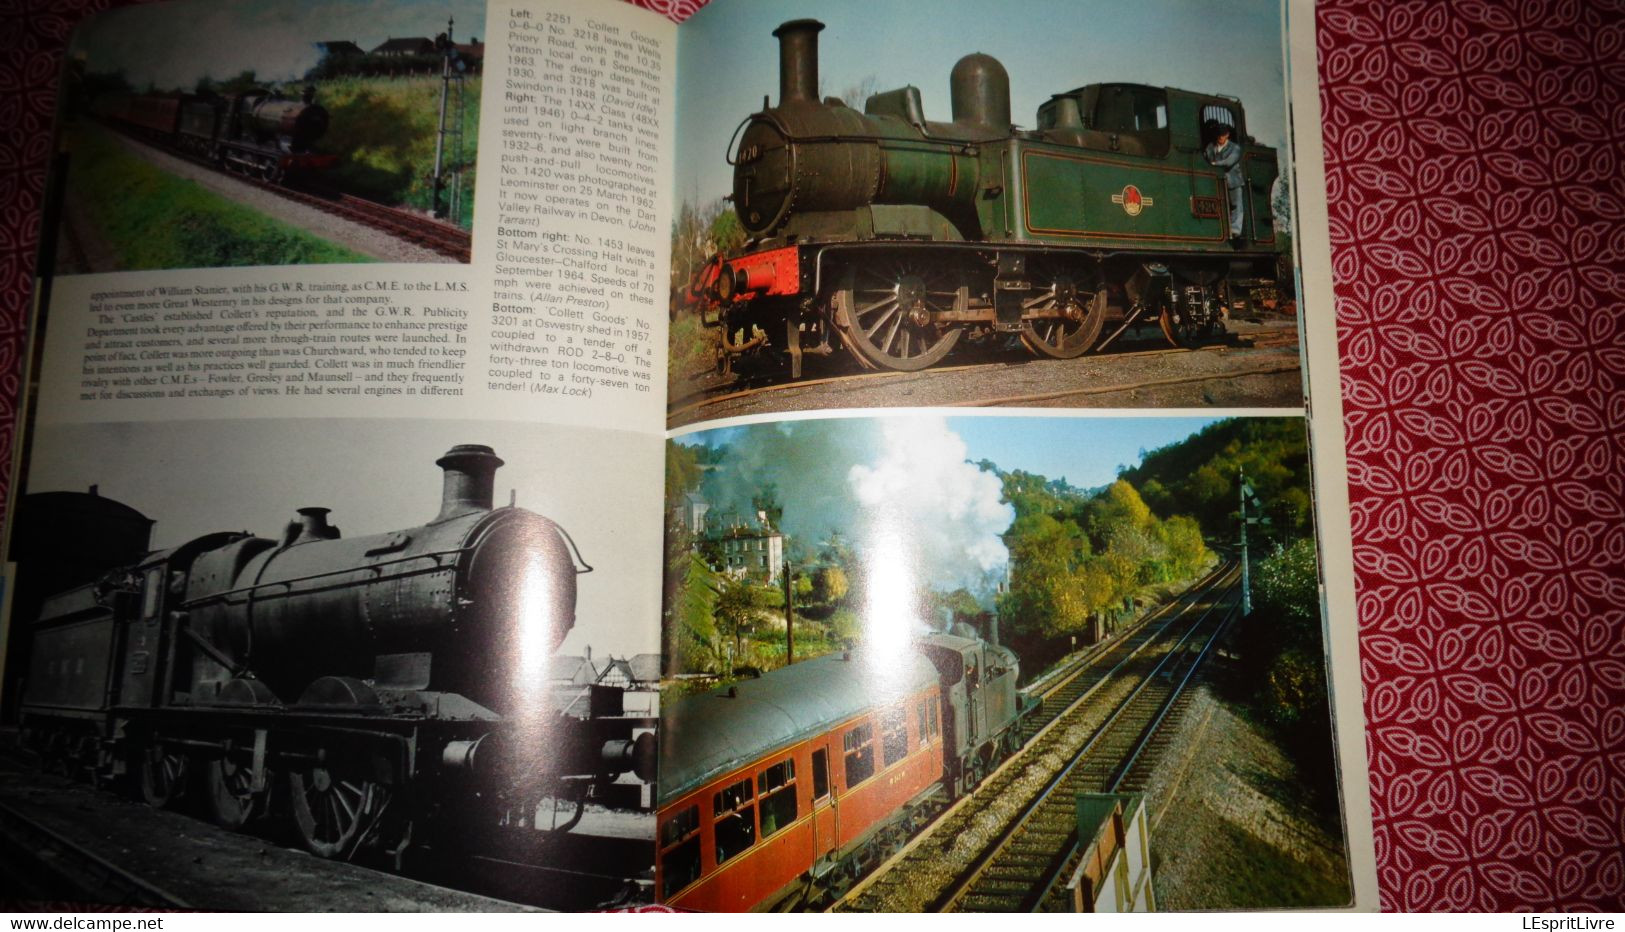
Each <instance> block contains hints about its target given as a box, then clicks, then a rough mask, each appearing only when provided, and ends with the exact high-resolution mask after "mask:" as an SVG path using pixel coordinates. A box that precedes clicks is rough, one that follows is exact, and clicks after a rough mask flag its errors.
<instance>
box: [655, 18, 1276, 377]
mask: <svg viewBox="0 0 1625 932" xmlns="http://www.w3.org/2000/svg"><path fill="white" fill-rule="evenodd" d="M823 28H824V27H823V24H822V23H819V22H817V21H816V20H795V21H792V22H787V23H785V24H783V25H782V26H780V27H779V28H778V29H777V30H775V31H774V33H773V34H774V35H775V36H776V37H778V39H779V42H780V68H779V71H780V76H779V102H778V105H777V106H772V107H770V106H768V105H767V100H766V98H764V99H763V109H762V110H761V111H760V112H758V113H756V114H753V115H751V116H749V117H747V118H746V119H745V121H744V122H743V123H742V124H741V125H740V127H739V129H738V130H736V131H735V138H737V140H738V145H737V147H733V148H732V151H731V152H730V154H729V163H730V164H731V165H732V166H733V170H734V181H733V193H732V194H731V195H730V196H729V200H731V201H732V204H733V209H734V211H735V213H737V215H738V218H739V223H740V226H741V227H742V228H743V230H744V232H745V234H746V236H747V237H748V239H747V241H746V243H745V245H744V246H743V248H742V249H740V250H739V251H738V252H737V253H736V254H732V255H726V254H719V255H717V256H715V257H714V258H713V259H712V260H711V261H710V262H709V263H708V264H707V265H706V266H704V267H703V268H702V269H701V271H700V272H699V273H698V275H697V276H696V277H695V279H694V280H693V281H692V282H691V283H690V284H689V286H688V288H687V293H686V298H687V300H688V301H689V302H690V303H691V304H693V305H694V306H696V307H697V308H698V309H699V311H700V316H701V320H702V321H703V322H704V323H705V324H707V325H708V326H713V327H718V328H720V329H721V331H722V334H723V340H722V354H723V356H722V362H723V363H724V365H727V366H731V365H732V361H733V360H734V359H735V358H736V357H739V356H742V355H745V354H757V355H766V356H769V357H771V358H772V360H773V361H775V362H776V363H777V364H779V365H786V364H787V365H788V367H789V369H790V374H791V376H792V377H796V378H799V377H800V376H801V368H802V360H803V357H804V356H805V355H807V354H815V355H828V354H831V353H833V352H834V351H835V350H836V349H837V348H844V349H845V350H846V351H847V352H848V353H850V354H851V355H852V356H853V357H854V358H855V359H856V360H857V361H858V363H859V364H861V365H862V366H864V367H865V368H873V369H883V370H910V371H911V370H918V369H923V368H926V367H928V366H931V365H933V364H935V363H937V362H939V361H941V360H942V359H943V358H944V357H946V356H947V355H948V353H949V352H950V351H952V350H953V349H954V348H955V346H957V345H960V344H961V343H966V342H982V343H989V344H993V345H1002V344H1004V343H1009V342H1012V341H1013V340H1015V339H1016V338H1019V340H1020V341H1021V342H1022V343H1023V344H1024V345H1025V346H1026V348H1027V350H1028V351H1029V352H1031V353H1032V354H1033V355H1035V356H1040V357H1049V358H1073V357H1077V356H1081V355H1083V354H1084V353H1087V352H1089V351H1090V350H1091V349H1095V348H1097V347H1101V346H1103V345H1104V344H1105V343H1106V342H1109V341H1110V340H1111V339H1113V338H1115V336H1116V335H1117V334H1118V333H1121V332H1122V331H1123V330H1124V329H1126V328H1127V327H1128V326H1130V325H1138V324H1140V323H1150V322H1155V323H1157V324H1159V325H1160V327H1161V329H1162V332H1163V334H1164V335H1165V337H1166V338H1167V340H1168V341H1169V342H1170V343H1171V344H1173V345H1175V346H1190V345H1194V344H1197V343H1200V342H1203V341H1205V340H1208V339H1211V338H1213V337H1215V336H1217V335H1218V334H1219V333H1220V332H1221V331H1222V329H1223V322H1224V319H1225V317H1226V314H1227V312H1228V311H1229V310H1230V309H1232V308H1235V307H1238V306H1240V305H1242V304H1244V303H1246V302H1247V301H1248V300H1249V296H1250V293H1251V291H1252V289H1255V288H1258V287H1262V286H1269V285H1273V284H1275V281H1276V275H1277V271H1276V270H1277V260H1278V258H1279V252H1280V244H1279V243H1278V242H1277V237H1276V235H1275V226H1274V218H1273V216H1272V214H1271V191H1272V187H1273V185H1274V183H1275V181H1276V176H1277V173H1278V167H1277V158H1276V152H1275V150H1274V149H1273V148H1271V147H1269V146H1264V145H1260V144H1258V143H1257V142H1256V140H1254V139H1253V138H1252V137H1250V136H1248V135H1247V124H1246V113H1245V111H1244V109H1243V107H1242V103H1241V101H1240V100H1238V99H1236V98H1234V97H1227V96H1221V95H1217V94H1206V93H1197V92H1192V91H1185V90H1179V89H1177V88H1168V87H1151V86H1146V85H1140V84H1121V83H1119V84H1089V85H1085V86H1083V87H1079V88H1076V89H1074V90H1070V91H1066V92H1064V93H1059V94H1055V95H1054V96H1052V97H1051V98H1050V99H1049V100H1048V101H1047V102H1046V103H1044V104H1043V105H1041V106H1040V107H1039V108H1038V114H1037V127H1036V129H1033V130H1021V129H1018V128H1015V127H1014V126H1012V124H1011V114H1010V81H1009V76H1008V74H1007V72H1006V71H1005V69H1004V67H1003V66H1002V65H1001V64H1000V63H999V62H998V61H997V60H996V59H994V58H992V57H991V56H988V55H983V54H973V55H967V56H965V57H964V58H962V59H960V60H959V62H958V63H957V64H956V65H955V66H954V68H953V72H952V74H951V77H950V88H951V92H952V107H953V120H952V121H951V122H947V123H939V122H932V121H929V120H927V119H926V118H925V114H924V110H923V108H922V106H921V101H920V92H919V89H918V88H915V87H912V86H909V87H903V88H900V89H897V90H893V91H886V92H883V93H879V94H874V95H872V96H870V97H869V98H868V100H867V102H866V103H865V105H864V108H863V110H862V111H861V112H860V111H858V110H856V109H853V108H852V107H850V106H847V105H846V104H845V103H843V102H841V101H840V100H838V99H835V98H826V99H824V100H819V99H818V90H817V89H818V44H817V43H818V40H817V36H818V32H819V31H820V30H822V29H823ZM1221 129H1222V130H1227V131H1229V132H1230V134H1231V136H1232V137H1233V139H1234V140H1235V141H1236V142H1237V143H1238V144H1240V145H1241V147H1242V153H1243V160H1242V163H1241V169H1242V173H1243V175H1244V176H1245V184H1244V185H1243V186H1242V187H1241V188H1239V189H1231V188H1229V187H1228V186H1227V184H1226V179H1225V172H1224V170H1223V169H1221V168H1217V167H1214V166H1213V165H1210V164H1208V162H1207V160H1206V159H1205V158H1204V156H1203V147H1204V146H1205V145H1206V144H1208V143H1210V142H1212V141H1213V139H1214V138H1216V136H1217V134H1218V132H1219V131H1220V130H1221ZM1237 195H1239V196H1240V197H1241V198H1243V199H1244V201H1245V203H1243V204H1241V205H1240V209H1241V215H1242V218H1243V229H1242V231H1241V235H1240V236H1239V237H1234V238H1232V236H1231V230H1230V215H1231V209H1232V201H1233V198H1234V197H1235V196H1237ZM1108 323H1112V324H1114V325H1115V326H1114V330H1113V331H1112V333H1111V334H1110V335H1107V336H1104V337H1103V333H1104V332H1105V327H1106V326H1107V324H1108Z"/></svg>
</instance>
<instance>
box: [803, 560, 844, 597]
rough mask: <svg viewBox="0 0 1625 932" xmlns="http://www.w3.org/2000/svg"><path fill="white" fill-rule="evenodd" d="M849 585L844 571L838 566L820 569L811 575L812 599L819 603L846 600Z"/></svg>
mask: <svg viewBox="0 0 1625 932" xmlns="http://www.w3.org/2000/svg"><path fill="white" fill-rule="evenodd" d="M850 589H851V583H850V582H849V581H848V580H847V578H846V570H844V569H842V568H841V567H839V566H833V565H832V566H824V567H820V568H819V569H818V570H817V571H816V572H815V573H813V592H812V595H813V598H814V599H816V600H818V601H820V602H839V601H841V600H842V599H844V598H846V594H847V592H848V591H850Z"/></svg>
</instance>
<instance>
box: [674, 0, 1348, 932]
mask: <svg viewBox="0 0 1625 932" xmlns="http://www.w3.org/2000/svg"><path fill="white" fill-rule="evenodd" d="M1035 23H1041V24H1043V28H1041V29H1035V28H1034V24H1035ZM1312 34H1313V15H1312V10H1310V9H1309V8H1308V6H1307V4H1305V5H1303V6H1301V7H1300V6H1298V5H1293V6H1291V8H1290V9H1289V8H1288V7H1287V6H1286V5H1285V4H1282V3H1278V2H1258V3H1241V4H1227V5H1224V6H1222V7H1214V8H1211V9H1204V11H1203V14H1202V17H1201V23H1200V24H1199V25H1197V24H1193V23H1192V22H1191V17H1190V10H1189V8H1188V7H1187V6H1185V5H1182V4H1174V3H1167V4H1163V3H1154V4H1140V5H1136V6H1132V7H1125V6H1122V5H1116V6H1113V5H1107V4H1085V5H1082V6H1080V5H1078V4H1075V3H1049V2H1039V0H1034V2H1030V3H1026V4H1022V5H1021V8H1020V12H1019V15H1010V16H1008V17H990V16H989V15H988V12H987V9H986V6H985V5H979V4H975V3H968V2H967V3H939V4H934V5H933V6H932V15H931V17H930V19H929V21H928V22H922V20H921V18H920V17H919V16H918V10H917V9H916V8H915V7H914V6H911V5H908V4H904V3H892V2H871V3H864V4H861V5H859V4H835V5H830V4H816V5H814V4H807V3H800V2H795V0H783V2H752V3H749V4H744V3H729V2H726V0H721V2H717V3H713V4H711V5H710V6H708V7H707V8H706V9H704V10H702V11H701V12H700V13H699V14H697V15H696V16H695V17H694V18H693V19H691V20H689V21H688V22H687V23H685V24H684V26H683V32H682V61H681V63H680V67H679V85H678V87H679V95H680V104H679V115H678V126H679V130H680V137H679V139H678V143H677V150H676V160H677V161H676V164H677V178H678V181H677V206H676V211H675V226H674V231H673V238H672V267H673V279H672V292H673V296H674V303H673V311H672V314H673V322H672V327H671V342H670V345H669V357H670V358H669V362H668V376H669V389H668V393H669V405H668V414H667V416H668V425H669V427H670V428H671V430H672V433H671V435H670V439H669V441H668V446H667V460H666V468H667V476H666V496H667V497H666V500H667V508H668V514H667V528H666V547H665V553H666V592H665V617H664V626H665V636H666V640H665V657H666V660H667V663H668V675H667V677H666V679H665V680H664V682H663V690H662V694H663V703H662V710H663V720H662V726H663V731H662V734H663V736H664V740H663V742H662V747H661V754H662V757H661V769H660V785H659V804H658V820H659V855H658V863H657V869H656V878H657V892H658V894H659V896H660V897H661V898H662V901H663V902H666V903H669V904H671V905H673V906H677V907H683V908H693V909H703V910H762V909H792V910H807V911H823V910H830V911H837V912H847V911H852V912H869V911H899V912H914V911H955V912H1002V911H1009V912H1035V911H1036V912H1118V911H1148V910H1158V911H1162V910H1175V911H1184V910H1214V909H1279V908H1313V909H1328V908H1364V909H1369V908H1374V907H1375V905H1376V900H1375V887H1374V879H1373V878H1374V867H1373V858H1372V852H1371V847H1372V842H1371V828H1370V812H1369V803H1368V801H1367V792H1366V785H1365V774H1364V758H1363V752H1362V746H1361V728H1360V705H1359V680H1358V667H1357V663H1356V657H1355V650H1354V648H1355V639H1354V631H1355V629H1354V617H1353V611H1352V608H1353V606H1352V599H1351V596H1350V594H1349V588H1348V580H1349V578H1350V572H1349V563H1348V555H1347V528H1348V515H1347V509H1346V506H1345V505H1344V504H1343V483H1344V477H1343V473H1342V468H1341V462H1342V459H1341V446H1342V434H1341V425H1340V422H1339V420H1338V417H1337V413H1336V412H1337V401H1338V397H1337V387H1336V356H1335V337H1334V320H1333V317H1332V313H1331V304H1330V290H1329V287H1328V284H1327V281H1326V277H1325V276H1324V259H1323V257H1324V254H1325V248H1326V233H1325V224H1324V219H1323V216H1322V214H1321V212H1320V211H1319V208H1318V207H1317V206H1316V205H1317V204H1322V203H1323V202H1324V188H1323V184H1322V182H1321V180H1320V170H1319V155H1318V152H1319V149H1318V122H1317V120H1316V117H1315V114H1316V112H1317V110H1316V107H1315V103H1316V97H1315V93H1316V92H1315V88H1314V66H1313V62H1314V58H1313V41H1312ZM904 36H906V37H908V39H907V40H906V41H900V37H904ZM722 61H726V62H727V66H726V67H720V66H719V65H718V64H717V63H718V62H722ZM1311 401H1312V402H1313V403H1312V404H1311ZM788 852H794V854H793V855H792V854H789V853H788Z"/></svg>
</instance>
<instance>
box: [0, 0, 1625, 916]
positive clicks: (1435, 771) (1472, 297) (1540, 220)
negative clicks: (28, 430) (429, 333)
mask: <svg viewBox="0 0 1625 932" xmlns="http://www.w3.org/2000/svg"><path fill="white" fill-rule="evenodd" d="M108 5H109V3H108V2H107V0H32V2H30V0H0V23H3V24H4V29H3V32H0V128H3V130H4V138H3V139H0V210H3V215H0V443H3V444H9V443H10V441H11V437H12V432H13V423H14V419H15V413H16V396H17V389H18V383H19V377H20V354H21V352H22V346H23V327H24V321H25V318H26V312H27V307H28V303H29V293H30V289H31V286H32V275H33V271H34V254H35V250H36V249H37V246H38V235H37V228H38V224H39V212H40V203H41V196H42V190H43V187H44V172H45V165H46V161H47V156H48V153H49V130H50V123H51V113H52V108H53V106H54V98H55V89H54V82H55V77H56V74H57V71H58V69H59V67H60V64H61V55H62V49H63V45H64V43H65V41H66V39H67V36H68V33H69V30H70V29H71V27H72V25H73V24H74V23H76V22H77V21H78V20H79V19H80V18H81V17H82V16H83V15H84V14H85V13H86V12H88V11H90V10H95V9H101V8H103V7H105V6H108ZM643 5H645V6H649V7H652V8H654V9H657V10H659V11H660V12H662V13H665V14H667V15H669V16H671V17H673V18H674V19H682V18H683V17H685V16H687V15H689V14H691V13H692V12H693V11H694V10H695V9H697V8H698V7H699V6H700V5H701V4H700V3H699V2H696V0H645V2H644V3H643ZM1317 17H1318V28H1319V52H1320V62H1319V69H1320V80H1321V85H1322V89H1321V103H1322V107H1323V109H1324V116H1325V124H1324V134H1325V142H1326V158H1327V183H1328V185H1329V188H1330V192H1329V193H1330V200H1331V225H1332V228H1331V237H1332V260H1333V271H1334V276H1335V281H1336V285H1335V287H1336V300H1337V312H1338V316H1339V321H1340V349H1341V355H1342V386H1343V403H1344V408H1345V423H1346V428H1347V431H1348V443H1349V493H1350V497H1351V499H1352V503H1353V520H1354V539H1355V563H1356V584H1357V588H1358V599H1359V617H1360V644H1361V653H1362V676H1363V678H1364V686H1365V691H1366V717H1367V739H1366V740H1367V747H1368V749H1369V753H1370V758H1371V791H1372V799H1373V803H1374V806H1375V810H1376V823H1377V829H1376V845H1377V860H1378V869H1379V881H1380V884H1381V888H1382V905H1383V907H1384V908H1385V909H1389V910H1441V909H1452V910H1467V909H1473V910H1515V909H1534V910H1557V909H1585V908H1590V909H1612V910H1620V909H1625V439H1622V432H1625V391H1621V383H1622V382H1625V7H1622V6H1621V5H1620V4H1619V3H1610V2H1594V3H1580V2H1566V0H1527V2H1523V3H1516V4H1506V3H1499V2H1488V0H1477V2H1474V0H1465V2H1452V3H1440V2H1411V3H1357V2H1353V0H1331V2H1328V3H1324V4H1322V5H1321V6H1320V7H1319V9H1318V10H1317ZM3 481H4V479H3V478H0V482H3Z"/></svg>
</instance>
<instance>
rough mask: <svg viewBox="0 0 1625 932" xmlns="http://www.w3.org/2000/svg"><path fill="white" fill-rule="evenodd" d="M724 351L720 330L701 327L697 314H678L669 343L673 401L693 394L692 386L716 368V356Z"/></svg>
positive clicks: (668, 379) (669, 388)
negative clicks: (694, 381)
mask: <svg viewBox="0 0 1625 932" xmlns="http://www.w3.org/2000/svg"><path fill="white" fill-rule="evenodd" d="M721 350H722V330H721V329H720V328H717V327H706V326H704V325H703V324H701V323H700V315H699V313H698V312H696V311H692V310H686V309H685V310H680V311H678V312H677V314H676V316H675V317H673V318H672V321H671V334H670V338H669V339H668V340H667V342H666V391H667V392H668V393H669V394H670V396H671V398H672V400H674V401H675V400H677V399H679V398H682V397H684V396H686V395H687V394H688V393H690V392H692V391H693V390H694V389H693V388H692V387H690V386H689V383H690V382H691V381H693V380H694V379H696V378H698V377H700V376H703V375H705V374H707V373H709V372H711V371H712V370H713V369H714V368H715V367H716V361H717V353H719V352H720V351H721Z"/></svg>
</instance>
